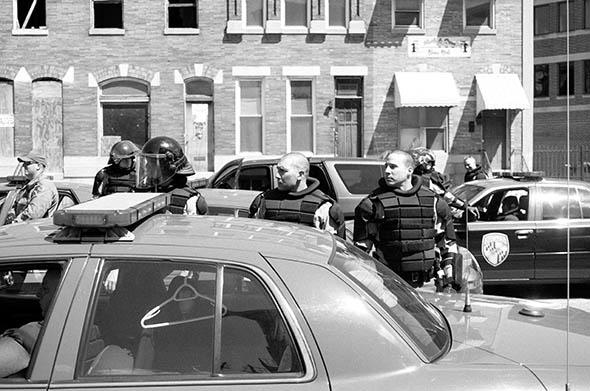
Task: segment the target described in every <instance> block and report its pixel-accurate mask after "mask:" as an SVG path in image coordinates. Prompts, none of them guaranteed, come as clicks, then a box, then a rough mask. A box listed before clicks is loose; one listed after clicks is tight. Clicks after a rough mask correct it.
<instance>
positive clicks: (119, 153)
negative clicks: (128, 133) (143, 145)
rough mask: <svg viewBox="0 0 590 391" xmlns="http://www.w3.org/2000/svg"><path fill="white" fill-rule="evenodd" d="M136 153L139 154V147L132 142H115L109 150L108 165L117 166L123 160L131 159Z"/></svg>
mask: <svg viewBox="0 0 590 391" xmlns="http://www.w3.org/2000/svg"><path fill="white" fill-rule="evenodd" d="M137 152H139V147H138V146H137V145H135V143H134V142H133V141H129V140H121V141H117V142H116V143H115V144H113V146H112V148H111V153H110V154H109V162H108V164H119V162H120V161H121V160H123V159H131V158H133V157H134V156H135V155H136V154H137Z"/></svg>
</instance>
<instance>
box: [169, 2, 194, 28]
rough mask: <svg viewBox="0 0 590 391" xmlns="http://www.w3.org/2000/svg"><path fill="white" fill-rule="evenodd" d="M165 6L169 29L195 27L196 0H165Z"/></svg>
mask: <svg viewBox="0 0 590 391" xmlns="http://www.w3.org/2000/svg"><path fill="white" fill-rule="evenodd" d="M167 1H168V6H167V7H166V11H167V14H168V15H167V17H168V18H167V19H168V24H167V27H168V28H169V29H197V28H199V24H198V17H197V15H198V7H197V0H167Z"/></svg>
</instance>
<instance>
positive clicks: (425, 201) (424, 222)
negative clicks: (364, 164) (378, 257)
mask: <svg viewBox="0 0 590 391" xmlns="http://www.w3.org/2000/svg"><path fill="white" fill-rule="evenodd" d="M370 198H371V200H372V201H373V204H374V205H375V212H376V213H375V217H376V220H377V221H376V222H377V225H378V229H377V243H376V246H377V249H378V250H380V252H381V253H382V255H383V257H384V258H385V260H386V261H387V263H388V264H390V266H391V267H392V269H394V270H401V271H426V270H429V269H430V268H431V267H432V265H433V262H434V257H435V255H434V247H435V235H436V230H435V228H434V220H435V207H434V202H435V195H434V194H433V193H432V192H431V191H430V190H428V189H426V188H424V187H420V188H419V189H418V190H417V191H416V192H415V193H412V194H403V195H401V194H396V193H394V192H393V191H387V192H383V193H380V194H375V195H372V196H371V197H370Z"/></svg>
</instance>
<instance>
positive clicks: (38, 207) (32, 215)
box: [13, 184, 57, 223]
mask: <svg viewBox="0 0 590 391" xmlns="http://www.w3.org/2000/svg"><path fill="white" fill-rule="evenodd" d="M56 195H57V191H55V192H54V191H52V189H51V188H50V187H49V186H47V185H45V184H43V185H39V186H38V187H37V188H35V189H33V190H32V191H31V196H30V200H29V204H28V205H27V207H26V208H25V209H24V210H23V211H22V212H21V213H19V214H18V215H17V216H16V217H15V218H14V221H13V222H15V223H20V222H21V221H26V220H30V219H40V218H42V217H43V216H45V214H46V213H47V211H48V210H50V209H51V208H52V207H53V206H54V204H57V196H56Z"/></svg>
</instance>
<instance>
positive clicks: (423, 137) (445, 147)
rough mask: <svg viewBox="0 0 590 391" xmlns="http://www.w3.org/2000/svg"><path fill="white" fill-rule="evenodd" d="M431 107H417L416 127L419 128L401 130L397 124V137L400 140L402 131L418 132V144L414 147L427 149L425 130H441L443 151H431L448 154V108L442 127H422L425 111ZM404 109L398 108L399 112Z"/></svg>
mask: <svg viewBox="0 0 590 391" xmlns="http://www.w3.org/2000/svg"><path fill="white" fill-rule="evenodd" d="M429 108H431V107H418V110H419V111H418V125H419V127H407V128H402V126H401V124H400V123H399V122H398V126H397V128H398V137H399V138H400V139H401V131H402V130H415V131H419V132H420V142H421V143H420V144H421V145H418V146H416V147H426V148H429V147H428V146H427V145H426V140H427V138H426V130H427V129H443V132H444V135H443V149H433V151H441V152H448V151H449V145H450V142H449V133H450V132H449V121H450V118H449V117H450V115H451V113H450V107H447V114H446V118H445V123H444V126H423V123H424V118H425V117H426V110H428V109H429ZM404 109H406V108H404V107H400V109H399V110H404ZM400 116H401V112H398V118H399V117H400ZM400 148H406V146H404V145H402V146H400Z"/></svg>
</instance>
